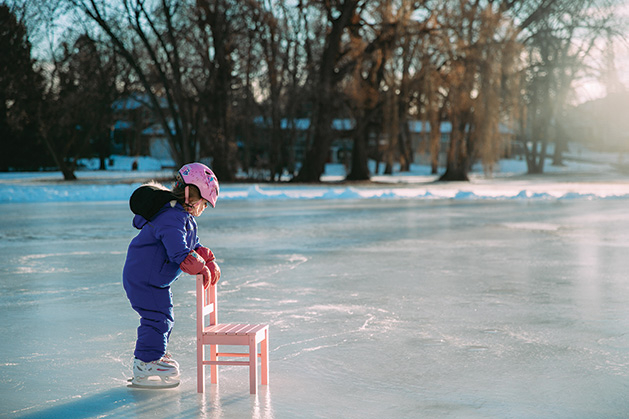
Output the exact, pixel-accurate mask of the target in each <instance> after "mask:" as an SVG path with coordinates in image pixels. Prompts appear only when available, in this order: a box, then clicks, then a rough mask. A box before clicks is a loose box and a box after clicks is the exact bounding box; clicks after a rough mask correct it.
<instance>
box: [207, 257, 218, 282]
mask: <svg viewBox="0 0 629 419" xmlns="http://www.w3.org/2000/svg"><path fill="white" fill-rule="evenodd" d="M205 266H206V267H207V268H208V269H209V271H210V274H211V275H212V285H216V283H217V282H218V280H219V279H221V268H219V267H218V265H217V264H216V262H214V260H211V261H209V262H206V263H205Z"/></svg>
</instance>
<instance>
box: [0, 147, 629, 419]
mask: <svg viewBox="0 0 629 419" xmlns="http://www.w3.org/2000/svg"><path fill="white" fill-rule="evenodd" d="M608 163H614V164H616V163H618V162H617V161H616V160H615V158H613V159H612V160H610V161H609V162H598V163H596V164H593V163H591V162H590V163H582V162H581V163H570V162H569V165H568V166H567V167H565V168H561V169H551V173H549V174H548V175H544V176H535V177H532V176H525V175H523V174H522V173H523V172H524V168H523V167H522V166H521V163H519V162H510V163H509V164H506V163H505V165H504V166H503V167H502V168H501V170H500V171H499V172H498V173H496V174H495V175H494V177H493V178H491V179H489V178H486V177H484V176H482V175H480V174H477V175H475V176H474V177H473V179H472V182H469V183H448V184H441V183H435V182H433V181H434V180H435V179H434V177H431V176H429V174H428V173H427V172H426V170H425V168H416V170H415V171H414V172H413V173H411V174H397V175H395V176H388V177H382V176H378V177H375V179H374V180H376V181H377V182H378V183H375V184H357V185H348V184H338V183H334V181H335V180H337V178H336V177H335V176H337V175H338V173H335V172H334V169H335V168H333V167H331V168H330V171H329V172H328V174H327V175H326V180H328V181H329V182H328V183H326V184H323V185H268V184H257V185H251V184H246V185H245V184H231V185H223V187H222V189H221V197H220V200H219V205H218V206H217V208H216V209H214V210H212V211H206V213H205V214H204V215H203V216H202V217H200V218H199V220H198V221H199V226H200V237H201V240H202V242H203V243H204V244H206V245H208V246H209V247H211V248H212V249H213V250H214V251H215V253H216V254H217V255H218V259H219V263H220V265H221V268H222V270H223V279H222V280H221V282H220V284H219V298H220V302H221V313H220V315H221V320H223V321H234V322H248V321H250V322H264V323H269V324H270V325H271V336H270V341H271V344H270V349H271V352H270V385H269V386H268V387H260V393H259V394H258V395H257V396H250V395H249V393H248V378H247V371H246V369H244V368H239V367H225V368H223V369H222V370H221V371H222V375H221V377H220V384H219V385H218V386H211V385H208V392H207V393H206V394H204V395H198V394H197V393H196V376H195V336H194V333H195V331H194V299H193V290H194V281H193V280H192V278H191V277H189V276H182V277H181V278H180V279H179V280H178V281H177V283H175V285H174V286H173V294H174V300H175V318H176V323H175V328H174V332H173V335H172V337H171V343H170V348H169V349H170V351H171V353H172V354H173V356H174V357H175V358H176V359H177V360H178V361H179V362H180V364H181V368H182V378H183V381H182V384H181V386H179V387H178V388H176V389H173V390H162V391H155V390H133V389H129V388H127V387H126V378H127V377H129V376H130V368H131V360H132V359H131V358H132V351H133V345H134V340H135V328H136V327H137V324H138V318H137V315H136V314H135V312H133V310H132V309H131V308H130V307H129V305H128V302H127V300H126V298H125V296H124V291H123V290H122V286H121V280H120V276H121V270H122V265H123V263H124V257H125V252H126V247H127V245H128V243H129V241H130V239H131V238H132V237H133V236H134V234H135V231H134V230H133V228H132V227H131V213H130V211H129V209H128V203H127V199H128V196H129V194H130V193H131V191H132V190H133V189H134V188H135V187H136V186H137V185H138V184H139V182H140V179H139V178H140V177H145V176H146V177H147V178H151V177H155V178H158V177H162V176H163V175H165V174H167V173H165V172H163V171H161V170H159V168H155V169H153V168H152V169H149V170H154V171H153V172H145V171H142V172H140V176H138V173H137V172H135V173H132V172H126V171H115V172H106V173H100V172H89V171H85V172H79V173H78V175H79V179H80V180H79V182H76V183H73V184H71V185H68V184H66V183H64V182H62V181H61V180H60V175H59V174H58V173H50V174H49V173H43V174H42V173H37V174H27V175H25V174H0V252H1V254H2V255H3V256H2V261H1V262H0V310H1V311H0V313H1V314H2V317H3V328H2V330H3V337H4V338H3V339H2V340H1V341H0V366H1V367H2V375H1V376H0V394H1V395H2V403H0V416H6V417H28V418H87V417H131V418H144V417H151V418H173V417H183V418H197V417H201V418H204V417H207V418H243V417H252V418H295V417H300V418H301V417H303V418H332V417H335V418H336V417H338V418H341V417H342V418H382V417H391V418H416V417H430V418H441V417H457V418H459V417H465V418H487V417H500V418H502V417H513V418H530V417H553V418H590V417H606V418H609V417H619V418H620V417H625V416H626V413H627V412H628V411H629V398H627V396H626V395H627V392H628V390H629V334H627V330H629V314H628V313H629V312H628V310H627V301H629V282H628V281H627V275H628V274H627V273H628V272H629V258H627V254H628V252H629V211H627V204H628V203H629V176H627V175H625V174H624V173H623V172H622V171H620V170H616V169H617V166H610V165H609V164H608ZM519 164H520V165H519ZM518 165H519V166H518ZM336 169H338V168H336Z"/></svg>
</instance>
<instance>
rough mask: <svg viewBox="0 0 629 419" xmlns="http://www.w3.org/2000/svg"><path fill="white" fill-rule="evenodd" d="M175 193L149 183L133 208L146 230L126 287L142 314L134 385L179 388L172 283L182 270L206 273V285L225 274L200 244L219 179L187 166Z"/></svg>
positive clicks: (132, 251) (127, 269) (134, 250)
mask: <svg viewBox="0 0 629 419" xmlns="http://www.w3.org/2000/svg"><path fill="white" fill-rule="evenodd" d="M175 181H176V182H175V185H174V187H173V189H172V190H169V189H167V188H165V187H163V186H162V185H159V184H157V183H149V184H146V185H143V186H141V187H139V188H138V189H136V190H135V192H134V193H133V194H132V195H131V199H130V200H129V204H130V207H131V210H132V211H133V212H134V213H135V214H136V215H135V216H134V218H133V226H134V227H135V228H137V229H139V230H140V232H139V233H138V235H137V236H136V237H135V238H133V240H132V241H131V243H130V244H129V249H128V251H127V259H126V262H125V265H124V269H123V274H122V278H123V285H124V289H125V291H126V293H127V297H128V298H129V301H130V302H131V306H132V307H133V309H134V310H135V311H137V312H138V314H139V315H140V326H139V327H138V336H137V341H136V345H135V352H134V355H135V359H134V363H133V378H132V379H131V384H132V386H134V387H160V388H168V387H176V386H177V385H179V364H178V363H177V361H175V360H174V359H172V358H171V357H170V354H168V353H167V352H166V347H167V344H168V339H169V337H170V332H171V330H172V327H173V322H174V318H173V300H172V293H171V290H170V285H171V284H172V283H173V282H174V281H175V280H176V279H177V278H178V277H179V275H180V274H181V273H182V272H185V273H188V274H191V275H197V274H202V275H203V279H204V285H205V287H207V286H209V284H210V282H211V283H212V285H213V284H215V283H216V282H217V281H218V280H219V279H220V276H221V271H220V268H219V267H218V265H217V264H216V261H215V257H214V254H213V253H212V251H211V250H210V249H208V248H207V247H204V246H202V245H201V244H200V243H199V238H198V236H197V224H196V221H195V219H194V217H198V216H200V215H201V214H202V213H203V210H204V209H205V208H206V207H207V206H208V205H211V206H212V208H214V207H215V205H216V200H217V199H218V192H219V186H218V180H217V179H216V176H215V175H214V173H213V172H212V170H210V169H209V168H208V167H207V166H205V165H204V164H201V163H191V164H186V165H184V166H183V167H182V168H181V169H180V170H179V171H178V172H177V174H176V176H175Z"/></svg>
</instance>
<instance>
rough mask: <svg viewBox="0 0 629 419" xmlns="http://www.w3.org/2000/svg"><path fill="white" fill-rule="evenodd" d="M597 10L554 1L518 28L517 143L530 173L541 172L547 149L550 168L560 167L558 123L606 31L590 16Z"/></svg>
mask: <svg viewBox="0 0 629 419" xmlns="http://www.w3.org/2000/svg"><path fill="white" fill-rule="evenodd" d="M596 9H597V2H595V1H593V0H580V1H559V0H558V1H555V2H552V4H551V5H549V6H548V7H547V10H546V13H544V14H535V18H534V19H533V18H531V19H528V20H527V22H528V24H527V26H526V27H523V28H522V33H523V35H524V36H525V38H524V43H525V47H526V48H525V51H526V60H527V61H526V68H525V73H524V75H525V78H524V83H523V87H524V88H525V90H524V92H525V94H524V95H523V97H522V102H523V104H524V108H523V112H522V113H521V116H520V118H519V122H520V129H519V130H518V131H519V132H518V136H517V139H518V141H519V142H520V143H521V145H522V148H523V149H524V151H525V154H526V162H527V168H528V172H529V173H532V174H535V173H542V172H543V171H544V164H545V161H546V158H547V157H548V147H549V145H550V144H551V143H554V146H555V149H554V161H555V164H561V152H562V151H563V150H564V149H565V136H564V134H563V132H562V127H561V125H560V124H559V121H560V120H561V119H562V118H563V115H564V113H565V110H566V107H567V106H568V104H569V99H570V93H571V88H572V83H573V82H574V81H575V79H576V78H577V77H578V73H579V72H580V70H581V69H582V68H583V67H584V62H583V60H584V58H585V57H587V56H588V55H589V53H590V51H591V50H592V47H593V46H594V44H595V42H596V41H597V39H599V38H600V37H603V36H605V35H606V33H607V30H608V29H609V26H608V21H609V15H608V14H607V13H605V12H601V13H594V10H596ZM531 16H533V14H531ZM586 33H587V35H586Z"/></svg>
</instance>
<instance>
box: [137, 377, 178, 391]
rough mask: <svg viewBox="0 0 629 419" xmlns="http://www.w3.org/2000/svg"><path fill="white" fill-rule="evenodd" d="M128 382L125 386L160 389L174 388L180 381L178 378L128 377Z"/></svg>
mask: <svg viewBox="0 0 629 419" xmlns="http://www.w3.org/2000/svg"><path fill="white" fill-rule="evenodd" d="M127 381H128V382H129V384H128V385H127V387H129V388H141V389H149V390H151V389H154V390H160V389H164V388H175V387H177V386H179V383H180V381H179V380H174V379H169V378H166V379H160V378H157V379H150V377H149V378H140V379H138V378H129V379H128V380H127Z"/></svg>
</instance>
